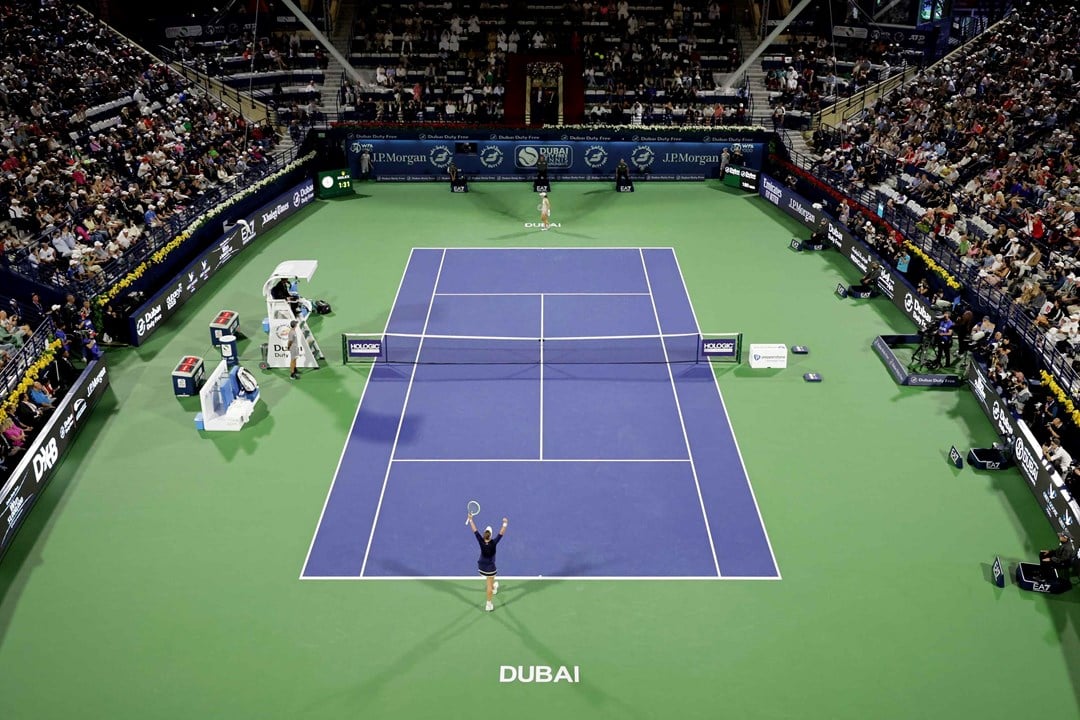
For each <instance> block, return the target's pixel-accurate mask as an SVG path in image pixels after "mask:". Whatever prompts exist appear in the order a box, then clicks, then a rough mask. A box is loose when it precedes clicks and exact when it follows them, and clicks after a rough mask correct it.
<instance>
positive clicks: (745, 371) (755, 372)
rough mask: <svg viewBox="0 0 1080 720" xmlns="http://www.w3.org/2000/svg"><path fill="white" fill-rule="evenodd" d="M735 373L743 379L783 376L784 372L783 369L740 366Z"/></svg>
mask: <svg viewBox="0 0 1080 720" xmlns="http://www.w3.org/2000/svg"><path fill="white" fill-rule="evenodd" d="M734 372H735V375H736V376H737V377H741V378H743V377H746V378H771V377H776V376H777V375H780V374H782V373H783V372H784V370H783V368H752V367H750V366H749V365H739V366H737V367H736V368H735V371H734Z"/></svg>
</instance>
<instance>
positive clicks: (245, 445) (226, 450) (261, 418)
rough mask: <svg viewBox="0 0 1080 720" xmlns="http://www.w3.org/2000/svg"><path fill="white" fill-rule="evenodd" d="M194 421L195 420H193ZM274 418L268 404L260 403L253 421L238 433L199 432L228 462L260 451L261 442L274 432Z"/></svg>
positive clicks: (253, 414) (253, 415)
mask: <svg viewBox="0 0 1080 720" xmlns="http://www.w3.org/2000/svg"><path fill="white" fill-rule="evenodd" d="M193 420H194V418H193ZM274 424H275V421H274V416H273V415H271V414H270V408H269V407H268V406H267V404H266V402H265V401H264V402H260V403H258V404H257V405H256V406H255V410H254V411H253V412H252V413H251V420H249V421H248V424H247V425H245V426H244V428H243V429H242V430H239V431H237V432H207V431H206V430H197V431H196V432H197V433H198V435H199V437H200V438H202V439H204V440H209V441H210V442H211V443H213V445H214V447H215V448H216V449H217V451H218V452H219V453H220V454H221V457H223V458H224V459H226V460H233V459H234V458H236V457H237V456H238V455H241V454H242V455H246V456H251V455H254V454H255V453H256V451H258V449H259V441H260V440H261V439H262V438H264V437H266V436H267V435H269V434H270V433H271V432H273V430H274Z"/></svg>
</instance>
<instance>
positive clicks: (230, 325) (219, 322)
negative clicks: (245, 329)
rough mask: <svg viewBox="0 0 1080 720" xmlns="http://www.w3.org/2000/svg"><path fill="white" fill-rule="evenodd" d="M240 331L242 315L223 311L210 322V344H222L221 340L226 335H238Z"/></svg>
mask: <svg viewBox="0 0 1080 720" xmlns="http://www.w3.org/2000/svg"><path fill="white" fill-rule="evenodd" d="M239 329H240V315H239V314H237V313H235V312H233V311H232V310H222V311H221V312H219V313H218V314H217V317H215V318H214V319H213V320H212V321H211V322H210V342H211V343H213V344H214V345H215V346H216V345H220V344H221V338H222V336H225V335H236V331H237V330H239Z"/></svg>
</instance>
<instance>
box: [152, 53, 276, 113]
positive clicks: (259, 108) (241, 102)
mask: <svg viewBox="0 0 1080 720" xmlns="http://www.w3.org/2000/svg"><path fill="white" fill-rule="evenodd" d="M163 53H164V54H166V55H167V56H168V57H169V67H170V68H172V70H173V71H174V72H176V74H178V75H181V76H182V77H184V78H186V79H187V81H188V82H190V83H191V84H192V85H194V86H195V87H197V88H199V89H200V90H202V91H203V92H204V93H205V94H206V95H208V96H210V97H212V98H214V99H215V100H217V101H218V102H220V103H222V104H224V105H225V106H226V107H228V108H229V109H230V110H232V111H233V112H235V113H237V114H239V115H242V116H243V117H244V119H245V120H247V121H248V122H251V123H260V122H266V121H269V122H271V123H273V124H274V125H277V124H278V123H277V118H276V116H275V113H274V111H273V110H272V109H271V108H270V107H269V106H268V105H267V104H266V103H264V102H261V101H259V100H256V99H255V98H254V97H253V96H251V95H249V94H247V93H245V92H241V91H240V90H239V89H238V88H232V87H229V86H228V85H226V84H225V83H223V82H221V81H220V80H218V79H216V78H212V77H210V76H209V75H207V74H206V73H204V72H202V71H200V70H197V69H195V68H194V67H192V66H191V65H189V64H187V61H185V60H183V59H181V58H179V57H176V55H175V53H172V52H169V51H163Z"/></svg>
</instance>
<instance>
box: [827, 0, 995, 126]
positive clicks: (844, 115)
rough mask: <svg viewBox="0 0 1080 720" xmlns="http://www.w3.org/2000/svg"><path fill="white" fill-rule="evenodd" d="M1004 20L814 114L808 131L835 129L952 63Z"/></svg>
mask: <svg viewBox="0 0 1080 720" xmlns="http://www.w3.org/2000/svg"><path fill="white" fill-rule="evenodd" d="M1006 19H1007V18H1002V19H1001V20H998V21H997V22H996V23H994V24H993V25H991V26H990V27H988V28H987V29H986V30H984V31H983V33H980V34H978V35H974V36H972V37H969V38H967V39H966V40H964V42H962V43H961V44H960V45H958V46H957V47H956V48H955V49H953V50H951V51H949V52H948V53H946V54H945V55H943V56H942V57H941V59H939V60H938V61H936V62H934V63H931V64H930V65H928V66H926V67H925V68H920V67H910V68H907V69H905V70H904V72H903V73H901V74H900V75H899V76H894V77H890V78H887V79H885V80H883V81H881V82H879V83H877V84H876V85H872V86H870V87H868V88H866V89H864V90H860V91H859V92H858V93H856V94H855V95H852V96H851V97H850V98H845V99H844V100H841V101H839V102H837V103H835V104H833V105H831V106H829V107H827V108H823V109H822V110H821V111H820V112H819V113H815V115H814V117H813V118H812V119H811V122H810V129H811V130H817V129H818V128H820V127H821V126H822V125H824V126H826V127H835V125H836V124H837V123H836V120H837V118H838V117H839V119H840V120H841V121H843V120H847V119H849V118H851V117H852V116H853V115H856V114H857V113H860V112H862V111H863V110H865V109H866V108H867V107H868V106H869V105H871V104H873V102H874V101H876V100H877V99H878V98H881V97H885V96H886V95H888V94H889V93H891V92H894V91H895V90H897V89H898V88H901V87H903V86H904V85H906V84H907V83H908V81H909V80H911V79H912V78H914V77H915V76H916V75H918V74H919V73H921V72H928V71H930V70H933V69H935V68H936V67H937V66H938V65H941V64H942V63H945V62H952V61H953V60H954V59H956V58H957V57H959V55H960V54H962V53H963V52H964V51H965V50H967V49H968V45H970V44H971V43H972V42H973V41H975V40H978V39H979V38H980V37H982V35H983V34H985V33H988V32H991V31H993V30H994V29H995V28H997V27H998V26H999V25H1000V24H1001V23H1003V22H1005V20H1006Z"/></svg>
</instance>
